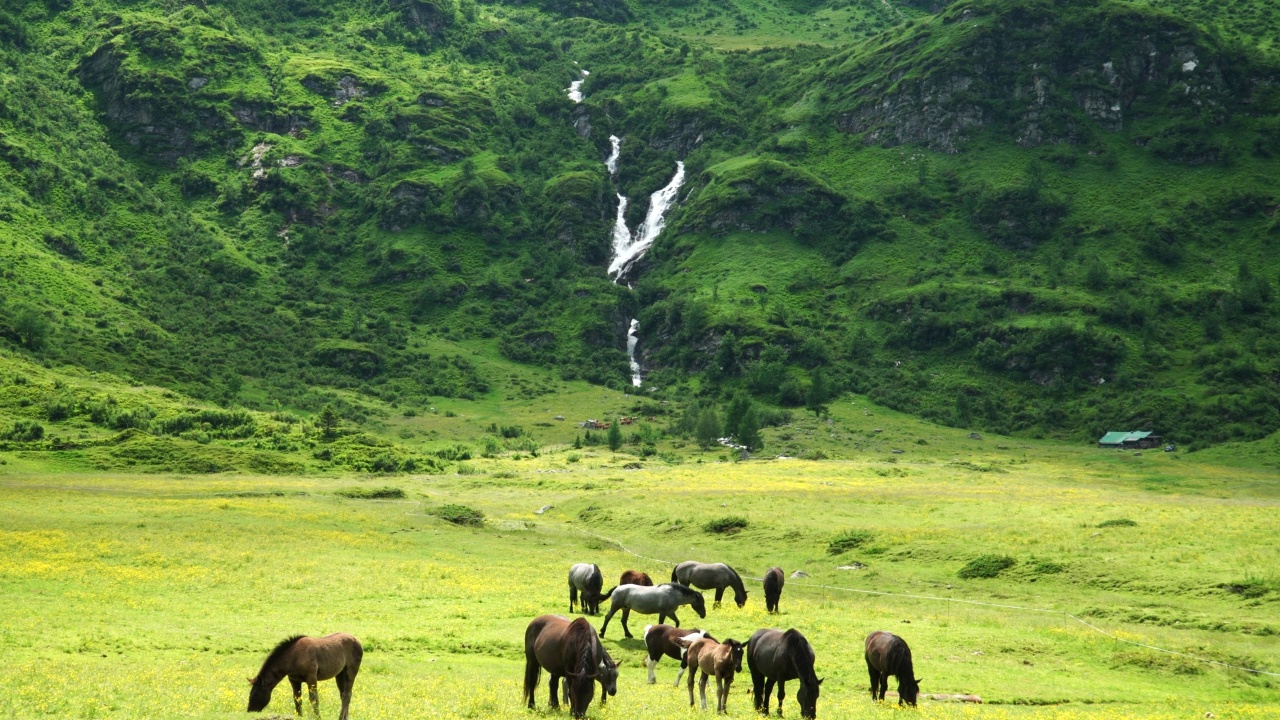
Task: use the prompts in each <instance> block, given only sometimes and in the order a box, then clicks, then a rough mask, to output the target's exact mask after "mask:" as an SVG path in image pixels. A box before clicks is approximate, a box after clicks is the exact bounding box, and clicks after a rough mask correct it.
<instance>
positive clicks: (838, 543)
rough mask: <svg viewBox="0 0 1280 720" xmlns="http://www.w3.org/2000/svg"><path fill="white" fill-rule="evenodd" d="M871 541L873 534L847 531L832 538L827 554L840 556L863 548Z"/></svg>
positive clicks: (861, 531)
mask: <svg viewBox="0 0 1280 720" xmlns="http://www.w3.org/2000/svg"><path fill="white" fill-rule="evenodd" d="M870 540H871V533H869V532H867V531H865V530H845V531H844V532H842V533H840V534H839V535H836V536H835V537H833V538H831V542H829V543H827V552H828V553H831V554H832V555H839V554H840V553H842V552H848V551H850V550H852V549H854V548H857V547H862V546H863V545H865V544H866V543H867V542H868V541H870Z"/></svg>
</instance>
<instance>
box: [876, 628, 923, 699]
mask: <svg viewBox="0 0 1280 720" xmlns="http://www.w3.org/2000/svg"><path fill="white" fill-rule="evenodd" d="M866 657H867V673H868V674H870V675H871V699H872V700H884V693H885V690H887V689H888V687H889V676H890V675H895V676H897V678H898V704H899V705H901V704H902V703H904V702H905V703H906V704H908V705H910V706H912V707H915V704H916V697H917V696H918V695H919V694H920V680H919V679H917V678H916V673H915V669H914V668H912V667H911V648H909V647H907V641H906V640H903V639H902V638H900V637H898V636H897V635H894V634H893V633H888V632H885V631H883V630H877V631H875V632H873V633H871V634H870V635H868V636H867V652H866ZM877 692H878V694H877Z"/></svg>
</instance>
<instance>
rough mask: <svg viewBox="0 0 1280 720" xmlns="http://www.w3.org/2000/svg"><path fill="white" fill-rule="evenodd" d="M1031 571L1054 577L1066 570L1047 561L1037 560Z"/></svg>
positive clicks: (1062, 566)
mask: <svg viewBox="0 0 1280 720" xmlns="http://www.w3.org/2000/svg"><path fill="white" fill-rule="evenodd" d="M1031 569H1032V570H1033V571H1035V572H1037V573H1039V574H1041V575H1056V574H1058V573H1060V572H1062V571H1064V570H1066V569H1067V566H1066V565H1063V564H1062V563H1056V562H1052V561H1049V560H1037V561H1036V562H1035V564H1034V565H1032V566H1031Z"/></svg>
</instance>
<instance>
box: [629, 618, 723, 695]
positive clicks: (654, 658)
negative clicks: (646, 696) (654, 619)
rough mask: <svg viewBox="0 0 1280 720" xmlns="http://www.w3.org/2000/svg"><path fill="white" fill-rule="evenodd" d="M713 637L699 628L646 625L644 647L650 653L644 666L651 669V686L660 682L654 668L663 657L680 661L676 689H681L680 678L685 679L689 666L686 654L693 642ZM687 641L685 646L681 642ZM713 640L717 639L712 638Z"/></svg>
mask: <svg viewBox="0 0 1280 720" xmlns="http://www.w3.org/2000/svg"><path fill="white" fill-rule="evenodd" d="M704 637H708V638H709V637H711V635H709V634H708V633H707V632H706V631H705V630H699V629H698V628H687V629H686V628H677V627H671V626H670V625H645V626H644V645H645V649H647V650H648V651H649V655H648V657H646V658H645V659H644V664H645V666H646V667H648V668H649V684H650V685H653V684H654V683H656V682H658V677H657V676H656V675H654V673H653V670H654V668H656V667H658V661H659V660H661V659H662V656H663V655H666V656H667V657H669V658H671V659H673V660H679V661H680V672H679V674H677V675H676V687H680V678H682V677H684V671H685V669H686V668H687V667H689V664H688V663H687V662H685V652H686V651H687V650H688V647H689V645H691V644H693V641H695V640H698V639H701V638H704ZM682 639H683V640H685V643H684V644H681V643H680V640H682ZM712 639H713V640H714V639H715V638H712Z"/></svg>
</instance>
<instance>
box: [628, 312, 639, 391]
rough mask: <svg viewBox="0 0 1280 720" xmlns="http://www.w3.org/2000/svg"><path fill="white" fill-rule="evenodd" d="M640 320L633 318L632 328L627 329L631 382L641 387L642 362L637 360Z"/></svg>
mask: <svg viewBox="0 0 1280 720" xmlns="http://www.w3.org/2000/svg"><path fill="white" fill-rule="evenodd" d="M639 332H640V321H639V320H636V319H635V318H632V319H631V328H630V329H629V330H627V357H628V358H630V360H631V384H632V385H634V386H636V387H640V362H639V361H638V360H636V343H637V342H639V340H640V337H639V335H638V333H639Z"/></svg>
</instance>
